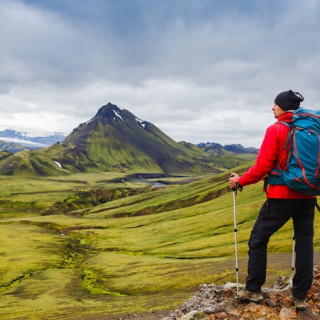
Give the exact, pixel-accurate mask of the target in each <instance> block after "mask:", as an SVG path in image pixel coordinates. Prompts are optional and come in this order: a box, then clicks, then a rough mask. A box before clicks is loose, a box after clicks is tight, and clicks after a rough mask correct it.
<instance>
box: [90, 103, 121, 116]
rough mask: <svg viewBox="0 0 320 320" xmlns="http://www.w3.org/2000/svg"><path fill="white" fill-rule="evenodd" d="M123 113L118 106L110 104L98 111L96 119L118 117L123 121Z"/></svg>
mask: <svg viewBox="0 0 320 320" xmlns="http://www.w3.org/2000/svg"><path fill="white" fill-rule="evenodd" d="M121 112H122V110H121V109H120V108H119V107H118V106H116V105H115V104H112V103H110V102H109V103H107V104H106V105H104V106H102V107H101V108H100V109H99V110H98V112H97V114H96V116H95V118H96V117H98V118H99V117H102V118H110V117H114V116H116V117H118V118H120V119H121V120H123V119H122V117H121Z"/></svg>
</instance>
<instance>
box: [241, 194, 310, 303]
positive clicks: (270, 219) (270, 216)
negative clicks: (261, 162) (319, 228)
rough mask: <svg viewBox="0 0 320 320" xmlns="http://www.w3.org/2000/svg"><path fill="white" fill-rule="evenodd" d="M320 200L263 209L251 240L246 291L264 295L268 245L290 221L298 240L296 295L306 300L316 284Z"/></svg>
mask: <svg viewBox="0 0 320 320" xmlns="http://www.w3.org/2000/svg"><path fill="white" fill-rule="evenodd" d="M315 204H316V199H268V200H267V201H266V202H265V203H264V204H263V206H262V207H261V209H260V212H259V215H258V218H257V220H256V223H255V225H254V227H253V229H252V231H251V235H250V239H249V243H248V244H249V262H248V276H247V279H246V289H247V290H248V291H251V292H260V291H261V286H262V285H263V284H264V282H265V280H266V268H267V244H268V242H269V238H270V237H271V235H272V234H273V233H275V232H276V231H277V230H278V229H280V228H281V227H282V226H283V225H284V224H285V223H286V222H287V221H288V220H289V219H290V218H292V219H293V226H294V235H295V239H296V246H295V251H296V265H295V268H296V274H295V276H294V278H293V288H292V294H293V296H294V297H296V298H298V299H304V298H305V297H306V295H307V292H308V290H309V289H310V287H311V285H312V280H313V233H314V231H313V221H314V208H315Z"/></svg>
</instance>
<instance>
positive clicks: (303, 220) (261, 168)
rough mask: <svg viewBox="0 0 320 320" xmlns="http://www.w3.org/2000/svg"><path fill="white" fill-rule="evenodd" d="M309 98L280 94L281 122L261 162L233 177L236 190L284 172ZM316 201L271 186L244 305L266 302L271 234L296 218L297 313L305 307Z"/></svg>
mask: <svg viewBox="0 0 320 320" xmlns="http://www.w3.org/2000/svg"><path fill="white" fill-rule="evenodd" d="M303 99H304V98H303V96H302V95H301V94H300V93H298V92H293V91H292V90H289V91H284V92H281V93H280V94H278V95H277V97H276V98H275V101H274V105H273V107H272V111H273V113H274V116H275V118H276V119H277V122H276V123H275V124H273V125H271V126H270V127H268V129H267V131H266V134H265V137H264V140H263V142H262V144H261V147H260V150H259V153H258V156H257V160H256V163H255V164H254V165H253V166H252V167H251V168H250V169H249V170H248V171H247V172H246V173H245V174H244V175H243V176H242V177H239V175H238V174H236V173H233V175H232V177H231V178H230V179H229V186H230V188H231V189H237V188H242V187H243V186H246V185H249V184H252V183H256V182H258V181H260V180H262V179H263V178H264V177H265V176H266V175H268V174H270V173H271V171H272V169H277V168H278V169H279V167H280V169H281V170H284V169H285V168H286V164H287V162H286V161H287V156H288V151H287V150H286V149H287V148H285V143H286V139H287V135H288V132H289V130H290V129H289V126H287V125H286V124H284V123H283V122H288V123H290V122H291V120H292V116H293V112H294V110H296V109H298V108H299V106H300V102H301V101H303ZM315 204H316V197H314V196H307V195H304V194H302V193H299V192H296V191H294V190H292V189H290V188H288V187H287V186H286V185H269V187H268V190H267V200H266V201H265V203H264V204H263V206H262V207H261V209H260V212H259V215H258V217H257V220H256V222H255V225H254V227H253V229H252V231H251V235H250V239H249V242H248V245H249V261H248V276H247V278H246V286H245V290H243V291H241V292H240V294H239V299H240V301H243V302H248V301H253V302H261V301H262V300H263V296H262V293H261V286H262V285H263V284H264V282H265V280H266V266H267V244H268V242H269V238H270V237H271V235H272V234H273V233H274V232H276V231H277V230H278V229H280V228H281V227H282V226H283V225H284V224H285V223H286V222H287V221H288V220H289V219H290V218H292V219H293V226H294V235H295V239H296V266H295V267H296V274H295V275H294V278H293V287H292V295H293V299H294V303H295V306H296V309H298V310H303V309H304V308H305V297H306V295H307V292H308V290H309V289H310V287H311V284H312V279H313V233H314V231H313V221H314V208H315Z"/></svg>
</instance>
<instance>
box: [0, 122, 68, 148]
mask: <svg viewBox="0 0 320 320" xmlns="http://www.w3.org/2000/svg"><path fill="white" fill-rule="evenodd" d="M66 136H67V135H66V134H64V133H60V132H45V131H40V130H35V131H32V130H31V129H21V128H20V129H13V128H10V129H9V128H6V129H4V130H2V131H0V141H4V142H5V143H15V144H19V145H21V148H16V146H15V147H12V150H11V149H10V146H2V147H1V149H5V150H7V151H11V152H17V151H19V150H24V149H25V148H27V149H39V148H44V147H49V146H51V145H53V144H55V143H57V142H62V141H64V139H65V138H66Z"/></svg>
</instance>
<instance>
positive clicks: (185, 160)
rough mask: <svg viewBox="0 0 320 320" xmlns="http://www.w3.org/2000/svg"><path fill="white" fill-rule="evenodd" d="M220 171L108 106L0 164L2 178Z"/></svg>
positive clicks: (194, 152) (194, 150) (205, 156)
mask: <svg viewBox="0 0 320 320" xmlns="http://www.w3.org/2000/svg"><path fill="white" fill-rule="evenodd" d="M115 170H119V171H135V172H162V173H167V174H172V173H174V174H177V173H178V174H179V173H180V174H183V173H203V172H214V173H217V172H221V168H220V167H218V166H217V165H216V164H215V163H214V161H213V158H212V157H211V156H210V155H209V154H207V153H205V152H204V151H203V150H201V149H199V148H197V147H194V148H190V147H189V148H188V147H186V146H185V145H184V144H180V143H178V142H175V141H174V140H172V139H171V138H170V137H168V136H167V135H166V134H164V133H163V132H162V131H161V130H160V129H158V128H157V127H156V126H154V125H153V124H152V123H150V122H147V121H142V120H140V119H138V118H137V117H135V116H134V115H133V114H132V113H130V112H129V111H128V110H125V109H123V110H121V109H120V108H118V107H117V106H116V105H113V104H111V103H108V104H107V105H105V106H103V107H101V108H100V109H99V110H98V112H97V114H96V115H95V116H94V117H93V118H92V119H91V120H89V121H87V122H85V123H82V124H80V125H79V126H78V127H77V128H76V129H74V130H73V132H72V133H71V134H69V135H68V136H67V138H66V139H65V140H64V141H63V142H61V143H56V144H54V145H53V146H51V147H48V148H44V149H40V150H36V151H32V152H28V151H24V152H18V153H16V154H12V155H11V156H8V157H4V159H2V160H1V159H0V173H1V174H9V175H15V174H19V175H21V174H22V175H40V176H46V175H61V174H68V173H74V172H95V171H96V172H97V171H115Z"/></svg>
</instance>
